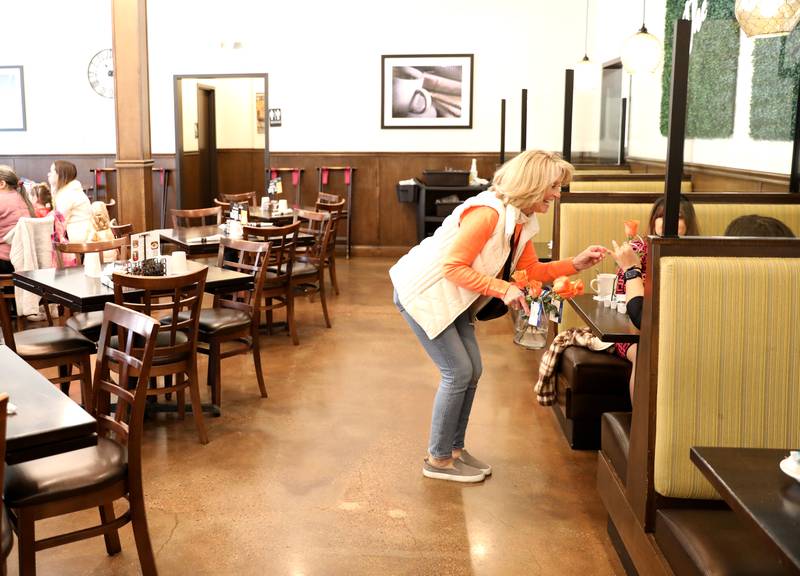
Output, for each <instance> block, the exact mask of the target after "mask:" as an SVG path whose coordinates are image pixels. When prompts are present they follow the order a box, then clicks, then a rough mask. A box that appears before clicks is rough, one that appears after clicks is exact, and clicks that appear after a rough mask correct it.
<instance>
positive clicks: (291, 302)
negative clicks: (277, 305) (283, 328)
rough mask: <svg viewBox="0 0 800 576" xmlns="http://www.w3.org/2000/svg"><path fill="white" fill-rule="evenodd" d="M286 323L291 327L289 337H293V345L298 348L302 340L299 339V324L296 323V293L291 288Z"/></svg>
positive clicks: (288, 294)
mask: <svg viewBox="0 0 800 576" xmlns="http://www.w3.org/2000/svg"><path fill="white" fill-rule="evenodd" d="M286 323H287V324H288V325H289V336H291V337H292V344H294V345H295V346H297V345H298V344H300V339H299V338H298V337H297V324H295V322H294V291H293V290H292V289H291V287H290V288H289V291H288V292H287V293H286Z"/></svg>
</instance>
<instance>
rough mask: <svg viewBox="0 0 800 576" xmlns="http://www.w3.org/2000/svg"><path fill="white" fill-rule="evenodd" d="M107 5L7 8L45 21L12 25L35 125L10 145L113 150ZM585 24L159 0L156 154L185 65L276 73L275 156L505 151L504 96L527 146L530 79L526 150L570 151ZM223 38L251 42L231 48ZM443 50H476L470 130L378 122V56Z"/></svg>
mask: <svg viewBox="0 0 800 576" xmlns="http://www.w3.org/2000/svg"><path fill="white" fill-rule="evenodd" d="M110 4H111V3H110V1H109V0H82V1H81V2H62V1H60V0H27V1H26V2H22V1H15V2H11V3H8V5H7V6H5V7H4V17H7V21H8V22H19V23H25V22H34V23H35V26H34V27H30V26H23V25H20V26H9V27H7V30H6V31H5V32H4V47H3V51H2V52H0V64H22V65H24V66H25V80H26V95H27V102H26V104H27V113H28V131H27V132H0V154H58V153H70V154H78V153H112V154H113V153H114V151H115V148H116V146H115V140H114V103H113V101H112V100H107V99H103V98H101V97H100V96H98V95H96V94H94V92H93V91H92V89H91V87H90V86H89V83H88V81H87V78H86V67H87V65H88V63H89V59H90V58H91V56H92V55H93V54H94V53H95V52H97V51H98V50H101V49H103V48H108V47H110V46H111V9H110ZM583 20H584V3H583V2H582V1H580V0H567V1H562V2H550V1H546V0H531V1H528V0H495V1H493V2H486V1H484V0H437V1H435V2H431V1H429V0H407V1H406V2H403V3H401V4H392V5H389V4H386V3H383V2H361V1H358V0H340V1H339V2H328V1H322V0H315V1H310V0H306V1H297V2H281V3H277V2H245V1H244V0H226V1H225V2H224V3H222V4H220V3H219V2H218V1H217V0H213V1H211V0H201V1H195V0H150V1H149V2H148V32H149V34H148V45H149V46H148V47H149V52H150V96H151V101H150V113H151V142H152V152H153V153H156V154H158V153H172V152H174V151H175V134H174V131H175V129H174V117H173V108H174V104H173V76H174V75H175V74H218V73H219V74H227V73H235V72H240V73H242V72H245V73H249V72H267V73H269V82H270V93H269V96H268V102H269V106H270V107H274V108H281V109H282V113H283V126H281V127H279V128H273V129H272V130H271V131H270V149H271V150H273V151H331V152H336V151H412V150H413V151H420V150H425V151H491V150H498V149H499V138H500V99H501V98H506V99H507V100H508V104H507V105H508V109H507V116H506V118H507V132H506V133H507V142H506V146H507V148H508V149H509V150H517V149H519V142H520V137H519V118H520V116H519V110H520V91H521V89H522V88H528V90H529V106H528V141H527V144H528V147H529V148H533V147H541V148H547V149H560V148H561V122H562V113H563V98H564V95H563V94H564V92H563V85H564V69H565V68H566V67H568V66H571V65H573V63H574V62H576V61H577V60H578V59H579V58H580V57H581V56H582V55H583ZM31 30H35V34H31ZM570 30H574V33H571V32H569V31H570ZM221 36H224V37H228V38H235V39H238V40H243V41H244V42H245V45H246V48H245V49H243V50H237V51H222V50H220V49H219V48H218V47H217V46H215V44H216V40H217V39H219V38H220V37H221ZM50 38H53V39H57V40H55V41H50V40H48V39H50ZM176 46H177V47H179V48H175V47H176ZM436 53H473V54H475V75H474V107H473V122H472V125H473V128H472V129H471V130H465V129H452V130H442V129H437V130H382V129H381V128H380V100H381V82H380V78H381V70H380V69H381V55H382V54H436ZM248 114H249V113H248Z"/></svg>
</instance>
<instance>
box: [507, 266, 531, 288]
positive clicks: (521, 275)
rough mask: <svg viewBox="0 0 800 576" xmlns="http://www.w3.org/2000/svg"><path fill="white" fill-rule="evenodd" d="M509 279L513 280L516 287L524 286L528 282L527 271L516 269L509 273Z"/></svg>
mask: <svg viewBox="0 0 800 576" xmlns="http://www.w3.org/2000/svg"><path fill="white" fill-rule="evenodd" d="M511 279H512V280H514V284H516V285H517V287H519V288H524V287H525V285H526V284H527V283H528V273H527V272H526V271H525V270H516V271H515V272H514V273H513V274H512V275H511Z"/></svg>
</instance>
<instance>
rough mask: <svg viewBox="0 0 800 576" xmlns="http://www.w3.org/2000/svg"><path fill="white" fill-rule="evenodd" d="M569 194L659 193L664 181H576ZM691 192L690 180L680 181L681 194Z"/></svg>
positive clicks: (571, 185) (662, 191) (572, 184)
mask: <svg viewBox="0 0 800 576" xmlns="http://www.w3.org/2000/svg"><path fill="white" fill-rule="evenodd" d="M569 191H570V192H643V193H645V192H661V193H662V194H663V193H664V180H663V178H662V179H661V180H650V181H648V180H644V181H642V180H628V179H626V180H578V181H573V182H571V183H570V185H569ZM691 191H692V181H691V180H681V192H682V193H684V194H685V193H687V192H691Z"/></svg>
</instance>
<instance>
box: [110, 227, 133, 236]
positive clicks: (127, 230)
mask: <svg viewBox="0 0 800 576" xmlns="http://www.w3.org/2000/svg"><path fill="white" fill-rule="evenodd" d="M111 233H112V234H114V238H124V237H127V236H130V235H131V234H133V224H112V225H111Z"/></svg>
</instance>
